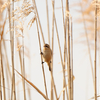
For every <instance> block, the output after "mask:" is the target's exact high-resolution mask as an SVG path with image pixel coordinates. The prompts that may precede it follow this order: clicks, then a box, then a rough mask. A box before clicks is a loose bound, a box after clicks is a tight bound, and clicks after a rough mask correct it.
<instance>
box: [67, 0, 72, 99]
mask: <svg viewBox="0 0 100 100" xmlns="http://www.w3.org/2000/svg"><path fill="white" fill-rule="evenodd" d="M66 2H67V12H69V2H68V0H66ZM67 12H66V13H67ZM67 27H68V34H67V35H68V37H67V38H68V68H67V69H68V93H69V100H71V68H70V67H71V66H70V32H69V14H67Z"/></svg>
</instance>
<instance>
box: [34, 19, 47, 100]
mask: <svg viewBox="0 0 100 100" xmlns="http://www.w3.org/2000/svg"><path fill="white" fill-rule="evenodd" d="M36 26H37V31H38V40H39V47H40V52H41V42H40V35H39V29H38V23H37V18H36ZM41 62H43V58H42V55H41ZM42 71H43V77H44V85H45V92H46V100H48V93H47V87H46V79H45V72H44V66H43V64H42Z"/></svg>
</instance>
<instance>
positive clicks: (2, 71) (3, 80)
mask: <svg viewBox="0 0 100 100" xmlns="http://www.w3.org/2000/svg"><path fill="white" fill-rule="evenodd" d="M1 47H2V46H1ZM1 73H2V74H1V77H2V82H3V99H4V100H6V91H5V78H4V69H3V61H2V48H1Z"/></svg>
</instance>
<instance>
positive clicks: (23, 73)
mask: <svg viewBox="0 0 100 100" xmlns="http://www.w3.org/2000/svg"><path fill="white" fill-rule="evenodd" d="M22 35H23V37H22V45H23V68H22V69H23V72H22V75H23V76H24V77H25V64H24V34H23V31H22ZM23 89H24V100H26V91H25V80H24V79H23Z"/></svg>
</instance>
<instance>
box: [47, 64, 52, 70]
mask: <svg viewBox="0 0 100 100" xmlns="http://www.w3.org/2000/svg"><path fill="white" fill-rule="evenodd" d="M47 64H48V67H49V71H51V65H50V62H49V63H47Z"/></svg>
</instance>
